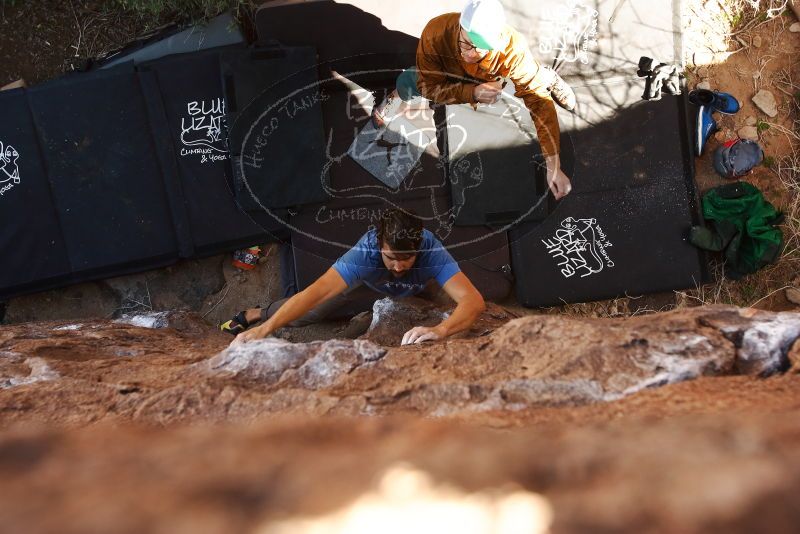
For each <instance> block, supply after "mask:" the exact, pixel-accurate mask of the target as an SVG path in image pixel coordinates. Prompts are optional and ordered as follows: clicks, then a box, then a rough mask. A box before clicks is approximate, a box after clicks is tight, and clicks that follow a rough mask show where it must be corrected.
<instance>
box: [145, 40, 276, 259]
mask: <svg viewBox="0 0 800 534" xmlns="http://www.w3.org/2000/svg"><path fill="white" fill-rule="evenodd" d="M226 50H228V49H223V50H212V51H205V52H199V53H194V54H183V55H176V56H170V57H167V58H163V59H160V60H158V61H155V62H152V63H149V64H147V65H144V66H142V67H141V69H142V71H143V72H144V73H154V75H155V78H156V80H157V94H152V93H150V94H148V98H150V99H151V100H153V99H160V101H161V102H162V105H163V110H164V115H163V117H164V118H163V121H162V122H161V123H159V124H157V125H156V127H155V130H156V131H157V132H158V133H163V132H164V131H167V132H169V138H170V140H169V145H167V146H169V147H171V152H172V155H171V158H170V157H169V155H165V156H164V157H165V158H166V159H167V160H168V161H169V160H170V159H171V160H172V161H174V162H177V169H176V171H175V172H176V173H177V182H178V184H179V190H180V195H181V196H182V197H183V199H184V205H185V211H186V218H187V219H188V227H189V234H190V240H191V243H192V248H193V255H210V254H215V253H219V252H223V251H227V250H231V249H234V248H237V247H243V246H249V245H252V244H255V243H260V242H263V241H271V240H275V238H274V237H273V233H274V230H275V228H276V227H275V226H274V225H272V224H270V223H271V222H272V221H271V220H268V221H267V226H265V225H259V224H257V223H256V222H255V221H254V220H253V218H252V217H250V216H248V215H247V214H246V213H244V211H243V210H242V209H241V208H240V207H239V206H238V205H237V203H236V201H235V198H234V196H233V187H232V183H231V182H232V180H229V178H228V163H229V161H228V160H229V159H230V154H229V150H228V145H227V140H226V132H227V129H226V123H225V120H226V114H227V110H226V101H225V98H224V93H223V86H222V76H221V74H220V54H222V53H223V52H224V51H226ZM172 167H173V168H174V167H175V165H174V164H173V165H172Z"/></svg>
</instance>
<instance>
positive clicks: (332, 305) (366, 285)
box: [222, 209, 485, 345]
mask: <svg viewBox="0 0 800 534" xmlns="http://www.w3.org/2000/svg"><path fill="white" fill-rule="evenodd" d="M431 280H435V281H436V282H437V283H438V284H439V285H440V286H441V287H442V288H443V289H444V291H445V292H446V293H447V294H448V295H449V296H450V297H451V298H452V299H453V300H455V301H456V304H457V306H456V308H455V310H454V311H453V313H452V314H451V315H450V316H448V317H447V318H446V319H444V320H443V321H442V322H441V323H439V324H438V325H436V326H434V327H425V326H417V327H415V328H412V329H411V330H409V331H408V332H406V333H405V335H404V336H403V340H402V344H404V345H405V344H409V343H420V342H423V341H432V340H437V339H442V338H445V337H447V336H450V335H452V334H455V333H457V332H461V331H462V330H466V329H467V328H469V327H470V326H471V325H472V323H473V322H475V320H476V319H477V318H478V316H479V315H480V314H481V312H482V311H483V310H484V309H485V304H484V301H483V297H482V296H481V294H480V293H479V292H478V290H477V289H475V286H473V285H472V282H470V281H469V279H468V278H467V277H466V276H465V275H464V273H462V272H461V270H460V269H459V268H458V264H457V263H456V262H455V260H453V257H452V256H451V255H450V253H449V252H447V250H445V248H444V246H443V245H442V243H441V242H440V241H439V240H438V239H436V237H434V235H433V234H432V233H430V232H429V231H428V230H425V229H423V228H422V223H421V222H420V220H419V219H418V218H417V217H414V216H413V215H411V214H409V213H407V212H404V211H401V210H397V209H391V210H388V211H387V212H385V213H384V214H383V216H382V217H381V220H380V223H379V225H378V228H377V229H376V230H370V231H368V232H367V233H366V234H364V235H363V236H362V237H361V239H359V241H358V243H356V244H355V245H354V246H353V248H351V249H350V250H349V251H347V253H345V254H344V255H343V256H342V257H340V258H339V259H338V260H336V262H335V263H334V264H333V266H332V267H331V268H330V269H328V271H327V272H326V273H325V274H323V275H322V276H321V277H320V278H318V279H317V280H316V281H315V282H314V283H313V284H311V285H310V286H308V287H307V288H306V289H304V290H303V291H301V292H299V293H297V294H296V295H294V296H292V297H290V298H288V299H283V300H280V301H277V302H274V303H272V304H271V305H269V306H266V307H264V308H254V309H251V310H247V311H245V312H241V313H240V314H238V315H237V316H236V317H234V318H233V319H231V320H230V321H228V322H226V323H224V324H223V325H222V329H223V330H225V331H228V332H231V333H233V334H238V335H237V336H236V339H234V341H233V344H237V343H243V342H246V341H249V340H252V339H260V338H263V337H266V336H268V335H270V334H271V333H272V332H274V331H275V330H277V329H278V328H281V327H283V326H305V325H308V324H311V323H315V322H318V321H320V320H322V319H324V318H325V317H328V316H329V315H331V314H333V313H334V312H337V311H340V310H342V309H348V310H349V311H351V312H353V311H356V312H357V311H363V310H365V309H371V307H372V303H373V302H374V301H375V300H376V299H378V298H380V296H381V294H383V295H388V296H390V297H407V296H411V295H416V294H418V293H420V292H422V291H423V290H424V289H425V288H426V286H427V285H428V283H429V282H430V281H431ZM259 321H263V323H262V324H261V325H259V326H257V327H254V328H251V329H249V330H247V328H248V327H249V326H251V325H252V324H253V323H256V322H259Z"/></svg>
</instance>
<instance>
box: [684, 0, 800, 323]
mask: <svg viewBox="0 0 800 534" xmlns="http://www.w3.org/2000/svg"><path fill="white" fill-rule="evenodd" d="M717 3H718V4H719V5H720V6H721V7H720V9H721V11H723V12H724V13H725V14H726V17H727V20H728V22H729V27H728V28H727V30H723V29H720V31H725V35H726V36H727V37H728V39H729V48H732V49H735V51H736V52H739V51H745V54H746V56H747V59H748V63H749V64H750V68H749V69H747V70H748V72H744V71H742V72H738V71H737V73H738V74H739V75H740V76H743V77H750V76H752V78H753V90H754V92H755V91H757V90H758V89H761V88H762V87H768V88H769V89H770V90H773V91H775V90H777V91H780V92H782V93H784V94H785V95H787V96H789V97H790V98H789V101H790V102H791V103H790V105H789V109H788V110H787V111H788V117H789V119H788V124H789V125H788V126H787V125H786V124H787V121H786V120H784V121H782V122H783V123H780V122H778V120H779V119H776V120H774V121H760V124H763V128H764V129H765V130H767V131H768V132H769V134H770V135H780V136H785V137H786V139H787V140H788V146H789V147H790V148H789V151H788V153H786V154H773V155H771V158H770V159H769V160H768V162H770V163H771V165H770V169H771V172H772V173H773V174H774V176H775V178H776V185H777V184H779V185H780V186H779V187H776V188H775V189H776V190H777V191H776V193H774V196H775V197H776V198H770V199H769V200H772V201H773V202H774V203H775V204H776V206H777V207H778V208H779V209H781V210H782V211H783V212H784V214H785V222H784V223H783V224H782V225H781V229H782V231H783V234H784V251H783V254H782V255H781V258H780V259H779V261H778V262H776V263H775V264H773V265H770V266H767V267H765V268H764V269H762V270H760V271H759V272H757V273H754V274H752V275H749V276H747V277H745V278H743V279H741V280H730V279H727V278H725V276H724V266H723V265H722V264H721V263H720V262H719V261H714V262H712V264H711V271H712V274H713V279H714V280H715V282H714V283H712V284H707V285H705V286H702V287H697V288H695V289H694V290H691V291H679V292H676V296H677V305H678V306H693V305H699V304H732V305H736V306H743V307H747V306H762V307H767V308H770V307H773V306H774V305H775V304H777V303H779V302H780V300H781V299H782V293H783V291H784V290H785V289H786V288H788V287H792V285H793V284H795V281H796V279H797V275H798V272H800V178H798V171H799V170H800V85H799V84H798V83H797V82H796V81H795V80H794V77H797V72H798V70H797V67H798V64H794V65H792V66H791V67H790V68H788V69H786V68H785V69H780V70H778V71H777V72H775V73H774V74H773V75H771V76H766V75H765V71H766V70H767V66H768V64H769V63H770V62H771V61H773V60H774V59H776V58H777V57H778V56H777V55H776V54H774V53H773V54H770V53H768V52H766V51H763V50H762V51H761V53H758V54H757V53H752V49H751V48H750V46H749V43H751V42H752V39H753V35H754V34H755V33H754V32H755V31H756V30H760V31H766V32H769V34H770V41H771V42H775V43H776V42H780V39H781V38H784V35H783V34H784V33H785V32H786V33H788V25H789V24H791V22H794V17H793V15H791V13H789V12H788V9H787V8H788V2H787V1H785V0H770V1H766V2H765V1H758V0H726V1H721V0H720V1H718V2H717ZM782 14H786V15H787V16H784V17H781V16H780V15H782ZM768 24H769V26H768V27H767V28H766V29H763V30H761V28H762V26H765V25H768ZM737 47H738V48H737ZM718 68H720V67H718Z"/></svg>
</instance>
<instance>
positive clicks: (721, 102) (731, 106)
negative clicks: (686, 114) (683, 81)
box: [689, 89, 742, 115]
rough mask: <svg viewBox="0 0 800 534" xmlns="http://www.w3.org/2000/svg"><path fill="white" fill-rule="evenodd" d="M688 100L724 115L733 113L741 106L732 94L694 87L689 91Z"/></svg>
mask: <svg viewBox="0 0 800 534" xmlns="http://www.w3.org/2000/svg"><path fill="white" fill-rule="evenodd" d="M689 102H691V103H692V104H694V105H695V106H706V107H709V108H711V109H712V111H719V112H720V113H724V114H726V115H733V114H734V113H736V112H738V111H739V110H740V109H741V108H742V106H741V105H740V104H739V101H738V100H736V97H734V96H733V95H732V94H730V93H721V92H719V91H709V90H708V89H695V90H694V91H692V92H691V93H689Z"/></svg>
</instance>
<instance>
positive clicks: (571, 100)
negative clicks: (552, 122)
mask: <svg viewBox="0 0 800 534" xmlns="http://www.w3.org/2000/svg"><path fill="white" fill-rule="evenodd" d="M545 68H546V69H548V70H549V71H550V72H552V74H553V83H551V84H550V87H549V88H548V89H549V91H550V96H551V97H553V101H554V102H555V103H556V104H558V105H559V106H561V107H562V108H564V109H566V110H567V111H572V110H574V109H575V106H576V105H577V104H578V99H577V98H575V92H574V91H573V90H572V87H570V86H569V84H568V83H567V82H565V81H564V78H562V77H561V76H559V75H558V73H557V72H556V71H554V70H553V69H551V68H549V67H545Z"/></svg>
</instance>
